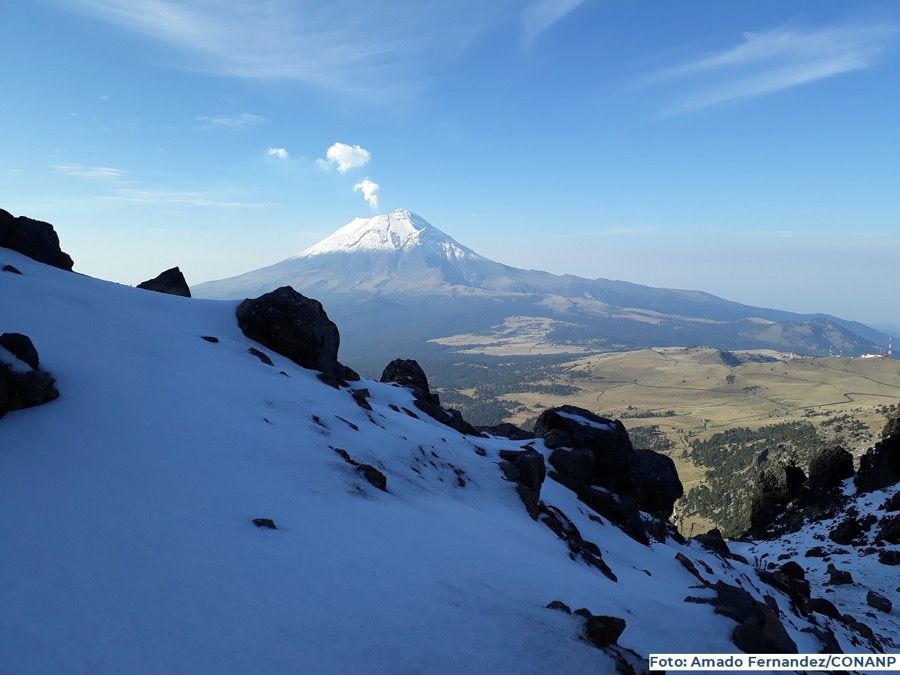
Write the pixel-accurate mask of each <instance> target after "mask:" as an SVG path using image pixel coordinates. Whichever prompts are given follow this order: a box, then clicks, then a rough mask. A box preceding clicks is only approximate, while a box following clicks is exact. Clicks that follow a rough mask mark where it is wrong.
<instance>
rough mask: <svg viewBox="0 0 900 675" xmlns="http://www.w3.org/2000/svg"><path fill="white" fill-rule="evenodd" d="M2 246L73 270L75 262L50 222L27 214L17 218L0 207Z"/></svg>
mask: <svg viewBox="0 0 900 675" xmlns="http://www.w3.org/2000/svg"><path fill="white" fill-rule="evenodd" d="M0 248H9V249H12V250H13V251H18V252H19V253H21V254H23V255H27V256H28V257H29V258H32V259H33V260H37V261H38V262H42V263H44V264H46V265H52V266H53V267H58V268H59V269H62V270H66V271H71V270H72V267H73V266H74V263H73V262H72V258H70V257H69V254H68V253H64V252H63V251H62V250H61V249H60V248H59V237H58V236H57V235H56V231H55V230H54V229H53V226H52V225H51V224H50V223H45V222H43V221H41V220H33V219H31V218H26V217H25V216H19V217H18V218H16V217H15V216H13V215H12V214H11V213H9V212H8V211H4V210H3V209H0Z"/></svg>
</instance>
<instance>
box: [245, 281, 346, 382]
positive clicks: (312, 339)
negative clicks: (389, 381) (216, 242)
mask: <svg viewBox="0 0 900 675" xmlns="http://www.w3.org/2000/svg"><path fill="white" fill-rule="evenodd" d="M235 313H236V315H237V321H238V326H240V328H241V330H242V331H243V333H244V335H246V336H247V337H248V338H250V339H251V340H255V341H256V342H259V343H260V344H262V345H264V346H266V347H268V348H269V349H271V350H272V351H273V352H276V353H278V354H281V355H282V356H284V357H287V358H289V359H290V360H291V361H293V362H294V363H296V364H297V365H299V366H302V367H303V368H309V369H310V370H318V371H319V372H320V373H322V375H323V378H322V379H323V380H324V381H326V382H328V383H329V384H332V385H337V384H338V383H339V382H340V381H342V380H343V379H344V378H343V377H342V375H343V374H345V373H346V371H345V367H344V366H343V365H342V364H340V363H339V362H338V360H337V356H338V347H339V346H340V334H339V333H338V329H337V326H336V325H335V324H334V322H333V321H332V320H331V319H329V318H328V314H326V313H325V309H324V308H323V307H322V303H321V302H319V301H318V300H313V299H312V298H307V297H306V296H305V295H303V294H301V293H298V292H297V291H295V290H294V289H293V288H291V287H290V286H282V287H281V288H277V289H275V290H274V291H271V292H269V293H266V294H264V295H261V296H259V297H258V298H253V299H249V298H248V299H247V300H244V301H243V302H241V304H239V305H238V307H237V310H236V312H235Z"/></svg>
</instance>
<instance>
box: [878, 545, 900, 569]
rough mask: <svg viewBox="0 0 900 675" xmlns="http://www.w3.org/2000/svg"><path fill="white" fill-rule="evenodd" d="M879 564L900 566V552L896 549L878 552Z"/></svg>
mask: <svg viewBox="0 0 900 675" xmlns="http://www.w3.org/2000/svg"><path fill="white" fill-rule="evenodd" d="M878 562H880V563H881V564H882V565H890V566H892V567H893V566H895V565H900V551H897V550H894V549H885V550H883V551H879V552H878Z"/></svg>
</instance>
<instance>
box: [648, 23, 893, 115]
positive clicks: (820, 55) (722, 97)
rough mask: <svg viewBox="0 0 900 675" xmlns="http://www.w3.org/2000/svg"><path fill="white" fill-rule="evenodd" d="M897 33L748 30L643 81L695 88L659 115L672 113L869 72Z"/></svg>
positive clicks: (882, 29)
mask: <svg viewBox="0 0 900 675" xmlns="http://www.w3.org/2000/svg"><path fill="white" fill-rule="evenodd" d="M896 35H897V31H896V30H895V29H894V28H893V27H890V26H882V25H843V26H840V25H838V26H828V27H824V28H816V29H799V28H788V27H784V26H782V27H778V28H773V29H771V30H767V31H762V32H753V33H744V35H743V39H742V40H741V42H740V43H739V44H738V45H736V46H733V47H729V48H728V49H724V50H722V51H719V52H714V53H711V54H707V55H706V56H703V57H701V58H697V59H693V60H689V61H686V62H684V63H681V64H678V65H676V66H673V67H669V68H664V69H661V70H658V71H656V72H654V73H651V74H650V75H649V76H648V77H647V78H646V79H645V83H646V84H654V85H666V84H670V85H676V86H677V87H678V89H679V91H684V90H685V89H687V90H690V91H691V93H689V94H687V95H682V96H680V97H679V98H677V100H676V101H675V102H674V103H673V104H672V105H670V106H669V107H668V108H667V109H666V110H664V111H663V113H662V114H661V115H660V116H661V117H668V116H672V115H678V114H681V113H686V112H691V111H694V110H700V109H703V108H709V107H711V106H716V105H721V104H724V103H729V102H731V101H738V100H742V99H751V98H758V97H761V96H767V95H769V94H774V93H776V92H779V91H784V90H786V89H791V88H793V87H798V86H801V85H804V84H808V83H811V82H815V81H817V80H823V79H826V78H829V77H834V76H837V75H841V74H845V73H850V72H854V71H859V70H866V69H868V68H871V67H873V66H874V65H876V64H877V62H878V60H879V58H880V57H881V56H882V55H883V53H884V52H885V51H886V49H887V48H888V46H889V44H890V42H891V40H892V39H893V38H894V37H896Z"/></svg>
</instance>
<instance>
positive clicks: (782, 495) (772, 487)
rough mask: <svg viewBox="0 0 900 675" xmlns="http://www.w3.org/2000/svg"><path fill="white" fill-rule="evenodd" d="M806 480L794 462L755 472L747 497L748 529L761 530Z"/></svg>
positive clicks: (763, 530)
mask: <svg viewBox="0 0 900 675" xmlns="http://www.w3.org/2000/svg"><path fill="white" fill-rule="evenodd" d="M805 482H806V475H805V474H804V473H803V470H802V469H800V468H799V467H798V466H796V465H795V464H782V465H780V466H777V467H774V468H772V469H764V470H763V471H761V472H760V473H759V475H758V476H757V478H756V482H755V484H754V486H753V493H752V495H751V498H750V532H751V533H754V534H757V535H759V534H762V533H764V532H765V530H766V529H767V528H768V527H769V526H770V525H772V523H773V522H774V521H775V520H776V519H777V518H778V516H780V515H781V514H783V513H784V511H785V507H786V506H787V504H789V503H790V502H791V501H792V500H794V499H796V498H797V497H799V496H800V494H801V492H802V491H803V488H804V484H805Z"/></svg>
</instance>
